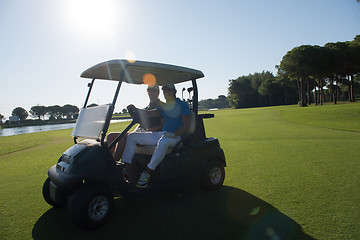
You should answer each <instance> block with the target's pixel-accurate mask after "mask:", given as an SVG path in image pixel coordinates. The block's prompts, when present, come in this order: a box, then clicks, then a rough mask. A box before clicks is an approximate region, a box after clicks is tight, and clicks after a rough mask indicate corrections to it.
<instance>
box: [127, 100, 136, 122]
mask: <svg viewBox="0 0 360 240" xmlns="http://www.w3.org/2000/svg"><path fill="white" fill-rule="evenodd" d="M126 108H127V110H128V112H129V114H130V116H131V117H132V118H133V119H134V120H135V121H136V122H138V120H139V118H138V111H137V110H138V109H137V108H136V107H135V106H134V105H132V104H130V105H129V106H127V107H126Z"/></svg>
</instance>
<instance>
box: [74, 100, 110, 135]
mask: <svg viewBox="0 0 360 240" xmlns="http://www.w3.org/2000/svg"><path fill="white" fill-rule="evenodd" d="M109 107H110V104H106V105H101V106H96V107H90V108H82V109H81V111H80V114H79V117H78V119H77V121H76V125H75V127H74V130H73V132H72V134H71V136H73V137H80V138H90V139H98V138H99V137H100V134H101V130H102V129H103V127H104V124H105V121H106V115H107V112H108V110H109Z"/></svg>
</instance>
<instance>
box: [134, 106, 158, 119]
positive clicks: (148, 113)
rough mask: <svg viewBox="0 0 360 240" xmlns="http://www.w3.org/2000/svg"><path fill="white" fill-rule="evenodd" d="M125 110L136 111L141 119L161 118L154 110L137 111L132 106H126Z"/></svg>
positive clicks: (137, 109)
mask: <svg viewBox="0 0 360 240" xmlns="http://www.w3.org/2000/svg"><path fill="white" fill-rule="evenodd" d="M127 109H128V111H129V112H131V111H132V112H134V111H137V112H138V113H139V115H140V116H141V117H148V118H153V117H161V113H160V112H159V111H158V110H156V109H152V110H146V109H139V108H137V107H135V106H134V105H132V104H131V105H129V106H127Z"/></svg>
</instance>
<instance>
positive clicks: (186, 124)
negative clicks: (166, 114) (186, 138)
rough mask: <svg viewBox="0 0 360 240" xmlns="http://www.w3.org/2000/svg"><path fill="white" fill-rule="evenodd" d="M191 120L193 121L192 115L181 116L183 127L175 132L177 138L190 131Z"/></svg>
mask: <svg viewBox="0 0 360 240" xmlns="http://www.w3.org/2000/svg"><path fill="white" fill-rule="evenodd" d="M190 120H191V115H182V116H181V121H182V125H181V127H180V128H178V129H177V130H176V131H175V132H174V134H175V136H179V135H182V134H184V133H186V132H187V131H188V129H189V127H190Z"/></svg>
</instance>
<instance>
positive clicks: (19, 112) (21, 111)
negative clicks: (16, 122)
mask: <svg viewBox="0 0 360 240" xmlns="http://www.w3.org/2000/svg"><path fill="white" fill-rule="evenodd" d="M11 115H12V116H18V117H19V119H20V121H23V120H25V119H26V118H27V117H28V116H29V113H28V112H27V111H26V110H25V109H24V108H22V107H17V108H15V109H14V110H13V111H12V113H11Z"/></svg>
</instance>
